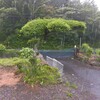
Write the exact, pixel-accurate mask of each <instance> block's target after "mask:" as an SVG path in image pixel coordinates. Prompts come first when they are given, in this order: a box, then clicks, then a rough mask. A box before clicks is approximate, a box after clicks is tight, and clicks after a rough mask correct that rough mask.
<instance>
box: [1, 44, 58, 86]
mask: <svg viewBox="0 0 100 100" xmlns="http://www.w3.org/2000/svg"><path fill="white" fill-rule="evenodd" d="M2 47H3V46H2ZM6 51H7V50H5V52H6ZM0 66H4V67H15V66H16V67H17V68H18V71H17V72H18V73H22V74H23V81H24V82H26V83H29V84H30V85H31V86H33V85H37V84H40V85H48V84H57V83H59V82H60V74H59V72H58V69H56V68H53V67H50V66H49V65H47V64H42V61H41V60H40V59H39V58H37V56H36V54H35V52H34V51H33V49H31V48H22V50H20V51H19V55H18V57H10V58H0Z"/></svg>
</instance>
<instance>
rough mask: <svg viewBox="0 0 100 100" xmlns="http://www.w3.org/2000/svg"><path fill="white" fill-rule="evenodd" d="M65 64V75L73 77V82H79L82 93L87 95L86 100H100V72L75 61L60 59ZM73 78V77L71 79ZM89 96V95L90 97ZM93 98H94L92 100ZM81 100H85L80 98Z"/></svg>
mask: <svg viewBox="0 0 100 100" xmlns="http://www.w3.org/2000/svg"><path fill="white" fill-rule="evenodd" d="M58 60H59V61H60V62H62V63H63V64H64V74H65V76H66V75H67V74H69V75H72V76H73V79H70V80H71V81H73V82H76V83H77V82H79V83H78V84H79V87H80V91H81V92H82V93H86V95H87V98H86V99H84V100H100V70H99V69H94V68H92V67H91V66H90V65H86V64H85V63H82V62H80V61H77V60H74V59H68V58H67V59H58ZM70 78H72V77H70ZM88 94H89V95H88ZM91 97H94V98H92V99H90V98H91ZM80 100H83V99H81V98H80Z"/></svg>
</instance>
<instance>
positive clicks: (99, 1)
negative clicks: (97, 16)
mask: <svg viewBox="0 0 100 100" xmlns="http://www.w3.org/2000/svg"><path fill="white" fill-rule="evenodd" d="M80 1H85V0H80ZM90 1H91V0H90ZM94 2H95V4H96V5H97V7H98V8H99V10H100V0H94Z"/></svg>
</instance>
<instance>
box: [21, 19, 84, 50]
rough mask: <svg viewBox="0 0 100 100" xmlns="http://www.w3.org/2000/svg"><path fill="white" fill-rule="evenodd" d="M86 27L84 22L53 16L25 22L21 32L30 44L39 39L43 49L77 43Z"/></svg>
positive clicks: (40, 46) (59, 47) (58, 47)
mask: <svg viewBox="0 0 100 100" xmlns="http://www.w3.org/2000/svg"><path fill="white" fill-rule="evenodd" d="M71 23H72V24H71ZM85 29H86V25H85V23H84V22H81V21H75V20H65V19H61V18H53V19H35V20H32V21H30V22H28V23H27V24H25V25H24V26H23V27H22V28H21V31H20V32H21V34H23V36H22V38H23V37H24V38H27V43H28V44H29V43H30V42H32V43H33V44H34V42H35V43H36V41H35V40H37V43H38V42H39V41H40V43H39V48H41V49H61V48H65V47H68V44H69V43H70V45H73V43H77V42H78V41H79V38H78V37H79V36H80V34H83V33H84V30H85ZM81 36H82V35H81ZM32 43H31V44H32ZM37 43H36V44H37ZM34 45H35V44H34Z"/></svg>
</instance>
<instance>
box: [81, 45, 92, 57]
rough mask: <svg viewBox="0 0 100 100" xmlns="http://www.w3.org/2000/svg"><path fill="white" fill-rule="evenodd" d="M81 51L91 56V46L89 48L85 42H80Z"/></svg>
mask: <svg viewBox="0 0 100 100" xmlns="http://www.w3.org/2000/svg"><path fill="white" fill-rule="evenodd" d="M82 51H83V52H84V53H85V54H86V55H87V56H91V54H92V53H93V48H91V47H90V46H89V45H88V44H87V43H84V44H82Z"/></svg>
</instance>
